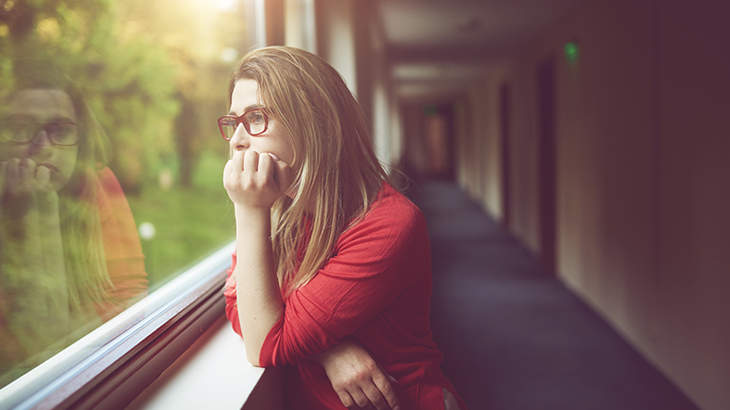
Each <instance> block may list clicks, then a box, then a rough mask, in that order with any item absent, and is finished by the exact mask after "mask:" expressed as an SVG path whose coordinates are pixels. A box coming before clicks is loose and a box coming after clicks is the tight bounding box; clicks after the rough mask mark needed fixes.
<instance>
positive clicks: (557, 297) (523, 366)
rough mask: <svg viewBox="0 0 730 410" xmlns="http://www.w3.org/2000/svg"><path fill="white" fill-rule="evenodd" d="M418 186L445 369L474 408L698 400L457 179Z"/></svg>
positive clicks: (641, 406) (565, 408)
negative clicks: (546, 267)
mask: <svg viewBox="0 0 730 410" xmlns="http://www.w3.org/2000/svg"><path fill="white" fill-rule="evenodd" d="M409 195H410V196H411V197H412V198H413V199H414V201H415V202H416V203H417V204H418V206H419V207H420V208H421V210H422V211H423V213H424V215H425V216H426V220H427V223H428V228H429V235H430V238H431V244H432V255H433V283H434V292H433V297H432V307H431V311H432V314H431V324H432V329H433V333H434V338H435V339H436V342H437V343H438V345H439V347H440V348H441V350H442V351H443V352H444V354H445V356H446V358H445V361H444V363H443V365H442V368H443V370H444V372H445V373H446V374H447V376H448V377H449V378H450V379H451V381H452V382H453V383H454V385H455V386H456V388H457V391H458V392H459V393H460V394H461V395H462V397H463V399H464V400H465V402H466V403H467V405H468V406H469V408H470V409H472V410H478V409H490V410H523V409H525V410H528V409H529V410H551V409H555V410H573V409H574V410H583V409H590V410H604V409H605V410H654V409H657V410H660V409H661V410H690V409H697V407H695V406H694V405H693V404H692V403H691V402H690V401H689V400H688V399H687V398H686V397H685V396H684V395H683V394H682V393H681V392H680V391H679V390H678V389H677V388H676V387H674V385H673V384H672V383H670V382H669V381H668V380H667V379H666V378H665V377H664V376H663V375H662V374H660V373H659V372H658V371H657V370H656V369H655V368H654V367H653V366H651V365H650V364H649V363H648V362H647V361H645V360H644V359H643V358H642V357H641V356H640V355H639V354H638V353H637V352H636V351H635V350H634V349H633V348H632V347H631V346H630V345H629V344H628V343H627V342H625V341H624V339H622V338H621V337H620V336H619V335H618V334H617V333H616V331H615V330H613V329H612V328H611V327H610V326H608V324H606V322H604V320H603V319H602V318H601V317H599V316H598V315H597V314H596V313H594V312H593V310H591V309H590V308H589V307H588V306H587V305H586V304H585V303H583V302H582V301H581V300H580V299H579V298H578V297H577V296H575V295H574V294H573V293H571V292H570V291H569V290H567V289H566V288H565V287H564V285H563V284H561V283H560V282H559V281H558V280H557V279H555V278H552V277H550V276H549V275H548V274H547V273H546V272H545V271H543V270H542V269H541V268H540V266H539V264H538V262H537V260H536V258H535V257H534V256H532V255H531V254H530V253H529V252H528V251H527V250H526V249H525V248H524V247H523V246H522V245H521V244H520V243H519V242H518V241H517V240H516V239H514V238H513V237H512V236H510V235H508V234H507V233H505V232H504V230H502V229H501V227H500V226H499V225H498V224H496V223H495V222H494V221H493V220H492V219H491V218H489V216H487V215H486V214H485V213H484V211H483V210H482V209H481V208H480V207H479V206H478V205H477V204H476V203H474V202H472V201H471V200H469V198H468V197H467V196H466V195H465V194H464V193H463V192H462V191H460V190H459V189H458V188H457V187H456V186H455V185H453V184H452V183H448V182H444V181H427V182H424V183H422V184H421V186H420V188H413V189H411V191H410V192H409Z"/></svg>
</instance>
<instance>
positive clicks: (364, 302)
mask: <svg viewBox="0 0 730 410" xmlns="http://www.w3.org/2000/svg"><path fill="white" fill-rule="evenodd" d="M429 251H430V249H429V242H428V233H427V230H426V224H425V219H424V218H423V215H422V214H421V212H420V211H419V210H418V208H416V207H415V206H414V205H413V204H412V203H410V201H408V200H407V199H406V198H405V197H403V196H402V195H400V194H396V193H393V194H392V195H391V196H389V197H386V198H385V199H384V200H381V201H380V202H379V203H377V206H376V207H375V208H374V209H372V210H371V211H370V212H369V213H368V214H367V216H366V217H365V219H364V220H363V221H361V222H360V223H358V224H357V225H356V226H354V227H353V228H351V229H350V230H348V231H346V232H345V233H343V234H342V235H341V237H340V239H339V240H338V242H337V244H336V247H335V252H334V256H333V257H332V258H330V259H329V260H328V261H327V263H326V264H325V266H324V267H323V268H322V269H321V270H320V271H319V272H318V274H317V276H315V277H314V279H312V281H310V282H309V283H308V284H307V285H305V286H303V287H301V288H299V289H298V290H296V291H295V292H293V293H292V295H291V296H290V297H288V298H287V300H286V301H285V303H286V305H285V310H284V315H283V317H282V318H281V319H280V320H279V321H278V322H277V323H276V324H275V325H274V327H272V329H271V331H270V332H269V334H268V335H267V337H266V339H265V341H264V344H263V346H262V349H261V352H260V357H259V362H260V364H261V365H262V366H280V365H285V364H293V363H298V362H299V361H301V360H303V359H305V358H307V357H310V356H312V355H314V354H317V353H320V352H322V351H324V350H326V349H328V348H329V347H330V346H332V345H334V344H336V343H338V342H339V341H341V340H342V339H343V338H344V337H346V336H348V335H351V334H353V333H354V332H356V331H357V330H358V329H360V328H361V327H362V326H364V325H366V324H367V323H368V322H370V321H371V320H372V319H373V318H375V317H376V316H377V315H379V314H380V313H381V312H383V311H384V310H385V309H388V308H389V305H391V304H392V303H393V302H394V301H395V300H396V299H398V298H399V297H400V296H401V295H404V293H405V292H406V291H407V289H408V288H409V287H410V286H411V285H412V284H413V282H414V281H415V280H417V279H418V275H419V274H421V273H422V272H424V269H420V268H414V267H421V266H423V264H424V263H425V262H424V259H428V255H429ZM427 263H428V264H430V259H429V260H428V262H427Z"/></svg>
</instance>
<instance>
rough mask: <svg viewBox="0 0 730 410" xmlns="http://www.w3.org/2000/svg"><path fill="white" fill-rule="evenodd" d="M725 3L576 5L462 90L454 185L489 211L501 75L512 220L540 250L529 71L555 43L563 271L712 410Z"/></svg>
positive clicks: (724, 360) (725, 308)
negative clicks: (568, 48) (572, 45)
mask: <svg viewBox="0 0 730 410" xmlns="http://www.w3.org/2000/svg"><path fill="white" fill-rule="evenodd" d="M727 17H730V9H729V8H728V6H727V5H726V4H725V3H722V2H712V1H709V0H705V1H699V2H692V3H690V2H689V1H684V0H672V1H661V2H658V1H652V0H643V1H629V0H611V1H608V0H599V1H594V2H590V3H588V4H585V5H584V6H582V7H581V8H579V9H578V10H576V11H575V12H574V13H573V14H572V15H571V17H570V18H569V19H567V20H566V21H564V22H563V23H561V24H559V25H558V26H557V27H555V28H553V29H552V30H551V31H550V32H549V33H547V34H546V35H545V36H544V37H543V38H542V39H541V40H540V41H539V42H538V43H536V44H535V45H534V46H533V47H532V48H530V49H529V50H527V51H526V52H525V53H523V54H522V55H521V56H520V57H519V58H517V59H515V60H514V61H511V62H509V63H508V64H505V65H504V67H503V68H502V70H500V71H497V72H493V73H489V74H488V75H487V77H486V78H485V79H484V80H483V82H482V83H480V84H479V85H478V86H476V87H474V88H473V90H472V91H471V94H470V96H469V97H468V98H467V101H468V102H469V104H468V105H470V107H469V108H468V109H466V110H465V112H466V115H465V120H464V121H465V125H464V126H465V127H466V129H468V130H469V131H468V134H471V135H470V138H462V139H461V140H460V141H459V142H458V146H460V147H461V149H459V150H457V153H459V154H458V155H460V157H459V158H458V161H459V167H457V169H458V170H459V175H458V179H459V181H460V183H461V184H462V186H463V187H464V188H465V189H466V190H467V191H468V192H469V193H470V194H472V196H474V197H475V198H478V199H479V200H480V201H481V202H482V204H484V206H485V208H486V209H487V210H488V211H489V212H490V213H492V214H493V215H495V216H497V217H500V216H501V215H502V214H503V213H504V210H503V209H501V204H502V203H503V202H502V200H501V195H502V192H503V190H502V187H501V185H500V184H501V162H502V160H503V159H502V158H501V141H500V130H499V126H498V124H499V115H500V113H499V89H500V85H501V84H503V83H507V84H509V86H510V92H511V95H510V100H511V106H510V112H511V117H510V127H511V129H510V134H511V137H510V153H511V155H510V158H509V163H510V181H511V185H510V190H509V191H510V192H511V196H510V201H509V203H510V204H511V205H510V209H509V214H510V229H511V230H512V232H513V233H515V234H516V235H517V236H518V237H519V238H520V239H521V240H522V241H523V242H524V243H525V245H527V246H528V247H529V248H530V249H532V250H533V251H534V252H535V253H539V252H540V232H539V227H540V221H539V218H540V216H539V215H540V212H539V195H538V192H539V186H538V181H539V179H538V165H537V164H538V162H539V155H540V153H539V152H538V150H539V144H538V143H539V141H538V135H539V133H538V129H539V124H538V119H537V113H538V111H537V98H536V88H537V84H536V77H537V74H536V69H537V66H538V65H539V64H540V63H541V62H542V61H544V60H545V59H546V58H547V57H548V56H550V55H553V56H554V57H555V61H556V92H557V95H556V110H557V111H556V118H555V120H556V128H557V141H556V143H557V154H556V155H557V215H556V218H557V271H558V275H559V276H560V278H561V280H562V281H563V282H564V283H565V284H566V285H567V286H569V287H570V288H571V289H573V290H574V291H575V292H576V293H577V294H579V295H580V296H582V297H583V298H584V299H585V300H586V301H587V302H588V303H590V304H591V305H592V306H594V307H595V308H596V310H597V311H598V312H599V313H601V314H602V315H603V316H604V317H605V318H606V319H607V320H608V321H609V322H610V323H612V325H613V326H615V327H616V328H617V329H618V330H619V331H620V332H621V333H622V334H623V335H624V336H625V337H626V338H627V340H629V341H630V342H631V343H632V344H634V345H635V346H636V347H637V349H639V350H640V351H641V352H642V353H643V354H644V355H645V356H646V357H647V358H648V359H649V360H650V361H652V362H653V363H655V364H656V365H657V366H658V367H659V368H660V369H661V370H662V371H664V372H665V373H666V374H667V375H668V376H669V377H670V378H671V379H672V380H674V381H675V382H676V383H677V384H678V386H679V387H680V388H682V389H683V390H684V391H685V392H686V393H687V394H688V395H689V396H690V397H691V398H692V399H693V400H695V401H696V402H697V403H698V404H699V405H700V406H701V407H702V408H704V409H708V410H714V409H718V410H719V409H727V408H730V392H729V391H728V390H727V388H726V386H728V385H730V349H728V348H727V341H728V340H730V302H728V301H727V300H726V299H727V298H723V294H724V293H727V291H728V290H730V276H728V272H730V256H728V255H729V252H728V251H727V249H726V244H728V243H730V217H728V215H727V213H726V210H727V209H730V184H728V183H727V176H728V175H730V161H727V160H726V159H725V158H724V157H725V156H727V153H728V152H730V142H729V141H730V139H729V138H728V135H730V119H728V118H730V115H728V114H727V111H728V109H730V80H729V79H728V74H727V73H730V57H728V53H727V52H725V51H722V50H725V49H726V46H725V45H726V44H728V42H730V32H728V30H724V29H722V27H723V26H724V23H723V21H724V20H725V19H727ZM568 41H576V42H577V44H578V46H579V49H580V54H579V57H578V60H577V61H576V62H574V63H571V62H569V61H568V60H567V59H566V58H565V55H564V53H563V46H564V44H565V43H566V42H568ZM466 134H467V133H464V135H466ZM472 138H475V139H478V140H479V141H478V142H477V141H475V139H472Z"/></svg>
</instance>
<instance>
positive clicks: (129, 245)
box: [96, 168, 147, 321]
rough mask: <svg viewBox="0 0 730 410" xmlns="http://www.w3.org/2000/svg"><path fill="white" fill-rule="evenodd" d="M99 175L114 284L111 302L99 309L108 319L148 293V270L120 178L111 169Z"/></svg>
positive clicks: (99, 198)
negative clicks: (146, 269) (146, 270)
mask: <svg viewBox="0 0 730 410" xmlns="http://www.w3.org/2000/svg"><path fill="white" fill-rule="evenodd" d="M98 178H99V185H98V186H97V188H98V189H97V202H98V206H99V217H100V219H101V234H102V238H103V241H104V254H105V259H106V264H107V270H108V272H109V279H110V280H111V286H109V287H108V288H107V294H108V301H107V302H104V303H99V304H97V306H96V310H97V313H98V314H99V315H100V316H101V317H102V319H104V321H106V320H109V319H111V318H112V317H114V316H115V315H117V314H118V313H119V312H121V311H122V310H124V309H126V308H127V307H129V306H130V305H131V304H132V303H134V302H136V301H137V300H139V299H141V298H142V297H144V296H145V295H146V294H147V273H146V272H145V266H144V254H142V246H141V244H140V242H139V236H138V234H137V226H136V225H135V223H134V217H133V216H132V210H131V209H130V208H129V203H128V202H127V198H126V196H124V192H123V191H122V187H121V186H120V185H119V181H118V180H117V178H116V176H114V173H112V171H111V170H110V169H109V168H104V169H102V170H101V171H99V173H98Z"/></svg>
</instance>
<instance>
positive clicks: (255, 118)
mask: <svg viewBox="0 0 730 410" xmlns="http://www.w3.org/2000/svg"><path fill="white" fill-rule="evenodd" d="M246 118H247V120H248V122H249V124H258V123H260V122H263V121H264V116H263V115H261V113H258V112H252V113H249V114H248V115H247V116H246Z"/></svg>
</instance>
